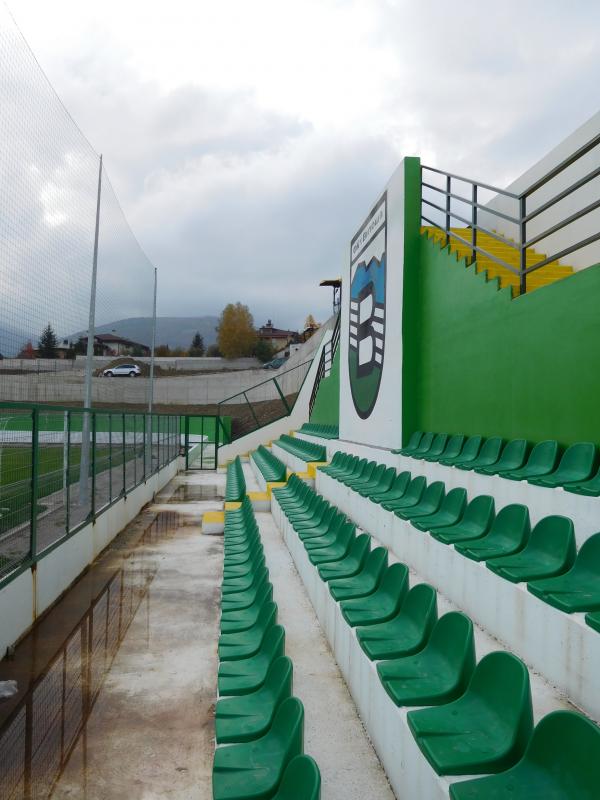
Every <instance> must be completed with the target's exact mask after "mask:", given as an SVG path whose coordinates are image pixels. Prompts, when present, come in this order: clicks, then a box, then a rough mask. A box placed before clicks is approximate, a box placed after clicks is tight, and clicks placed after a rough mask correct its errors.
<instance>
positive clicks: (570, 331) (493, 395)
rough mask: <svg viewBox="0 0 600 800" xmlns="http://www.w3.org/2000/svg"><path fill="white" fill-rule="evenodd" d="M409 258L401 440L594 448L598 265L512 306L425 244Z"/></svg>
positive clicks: (599, 380)
mask: <svg viewBox="0 0 600 800" xmlns="http://www.w3.org/2000/svg"><path fill="white" fill-rule="evenodd" d="M415 258H416V260H415V262H414V263H413V264H411V265H407V268H408V269H411V270H413V273H414V268H415V266H416V267H417V275H416V280H414V285H411V284H410V282H409V287H410V292H411V294H410V297H407V296H406V288H407V284H406V282H405V310H406V307H407V304H408V305H409V307H411V308H412V312H411V320H410V326H409V327H408V328H407V330H406V331H405V336H404V350H405V353H406V352H407V350H408V351H410V353H409V363H410V364H411V372H410V374H405V377H404V385H403V394H404V398H403V403H404V405H405V406H406V407H409V408H410V409H411V414H412V417H411V418H410V429H408V430H406V429H405V431H404V438H405V439H406V438H407V436H408V435H410V433H411V432H412V431H413V430H419V429H420V430H431V431H444V432H448V433H464V434H482V435H484V436H491V435H500V436H504V437H506V438H515V437H525V438H527V439H530V440H531V441H540V440H543V439H547V438H553V439H558V440H559V441H560V442H561V443H562V444H565V445H566V444H570V443H572V442H576V441H588V440H589V441H595V442H598V443H600V300H599V298H600V265H597V266H593V267H590V268H589V269H585V270H582V271H581V272H578V273H576V274H575V275H573V276H572V277H569V278H567V279H565V280H563V281H559V282H557V283H554V284H551V285H550V286H547V287H544V288H543V289H538V290H536V291H534V292H532V293H531V294H528V295H525V296H524V297H521V298H517V299H514V300H511V299H510V293H509V290H508V289H503V290H500V291H498V288H497V282H496V281H491V282H486V280H485V278H484V276H482V275H476V274H475V272H474V269H473V268H472V267H470V268H467V267H466V266H465V262H464V261H457V260H456V258H455V256H450V255H449V254H448V252H447V250H445V249H444V250H442V249H441V248H440V247H439V246H438V245H435V244H433V243H432V242H430V241H429V240H427V239H426V238H425V237H419V245H418V252H417V255H416V257H415ZM413 277H414V275H413ZM405 313H406V312H405Z"/></svg>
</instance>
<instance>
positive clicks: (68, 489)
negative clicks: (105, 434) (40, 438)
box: [65, 411, 71, 536]
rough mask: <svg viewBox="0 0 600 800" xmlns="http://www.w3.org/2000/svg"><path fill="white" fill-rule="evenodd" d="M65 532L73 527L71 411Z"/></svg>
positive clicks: (68, 429) (68, 424) (68, 438)
mask: <svg viewBox="0 0 600 800" xmlns="http://www.w3.org/2000/svg"><path fill="white" fill-rule="evenodd" d="M65 494H66V497H65V500H66V510H65V533H66V534H67V536H68V534H69V528H70V527H71V521H70V516H71V412H70V411H67V485H66V487H65Z"/></svg>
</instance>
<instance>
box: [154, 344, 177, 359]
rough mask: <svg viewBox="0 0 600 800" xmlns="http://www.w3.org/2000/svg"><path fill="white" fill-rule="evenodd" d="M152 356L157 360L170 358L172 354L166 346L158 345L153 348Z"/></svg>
mask: <svg viewBox="0 0 600 800" xmlns="http://www.w3.org/2000/svg"><path fill="white" fill-rule="evenodd" d="M154 355H155V356H156V357H157V358H164V357H165V356H171V355H173V354H172V353H171V348H170V347H169V345H168V344H159V345H158V346H157V347H155V348H154Z"/></svg>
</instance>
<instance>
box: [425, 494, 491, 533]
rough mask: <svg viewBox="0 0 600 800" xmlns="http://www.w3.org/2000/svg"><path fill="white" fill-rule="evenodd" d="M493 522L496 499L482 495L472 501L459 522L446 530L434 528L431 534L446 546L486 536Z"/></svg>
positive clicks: (445, 528)
mask: <svg viewBox="0 0 600 800" xmlns="http://www.w3.org/2000/svg"><path fill="white" fill-rule="evenodd" d="M493 520H494V498H493V497H491V496H490V495H488V494H480V495H478V496H477V497H474V498H473V500H471V502H470V503H469V505H468V506H467V507H466V509H465V513H464V514H463V516H462V518H461V520H460V521H459V522H456V523H455V524H454V525H448V526H447V527H444V528H432V529H430V533H431V535H432V536H433V537H434V538H435V539H437V540H438V541H439V542H443V543H444V544H455V543H456V542H466V541H470V540H472V539H480V538H481V537H482V536H485V534H486V533H487V532H488V530H489V529H490V525H491V524H492V522H493Z"/></svg>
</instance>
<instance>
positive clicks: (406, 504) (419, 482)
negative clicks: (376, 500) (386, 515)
mask: <svg viewBox="0 0 600 800" xmlns="http://www.w3.org/2000/svg"><path fill="white" fill-rule="evenodd" d="M426 486H427V479H426V478H424V477H423V475H419V477H417V478H413V479H412V480H411V482H410V483H409V484H408V487H407V489H406V491H405V492H404V494H403V495H402V497H399V498H398V499H397V500H386V501H385V502H383V503H381V507H382V508H384V509H385V510H386V511H396V510H397V509H399V508H410V507H412V506H416V505H417V503H418V502H419V501H420V500H421V497H422V496H423V492H424V491H425V487H426Z"/></svg>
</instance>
